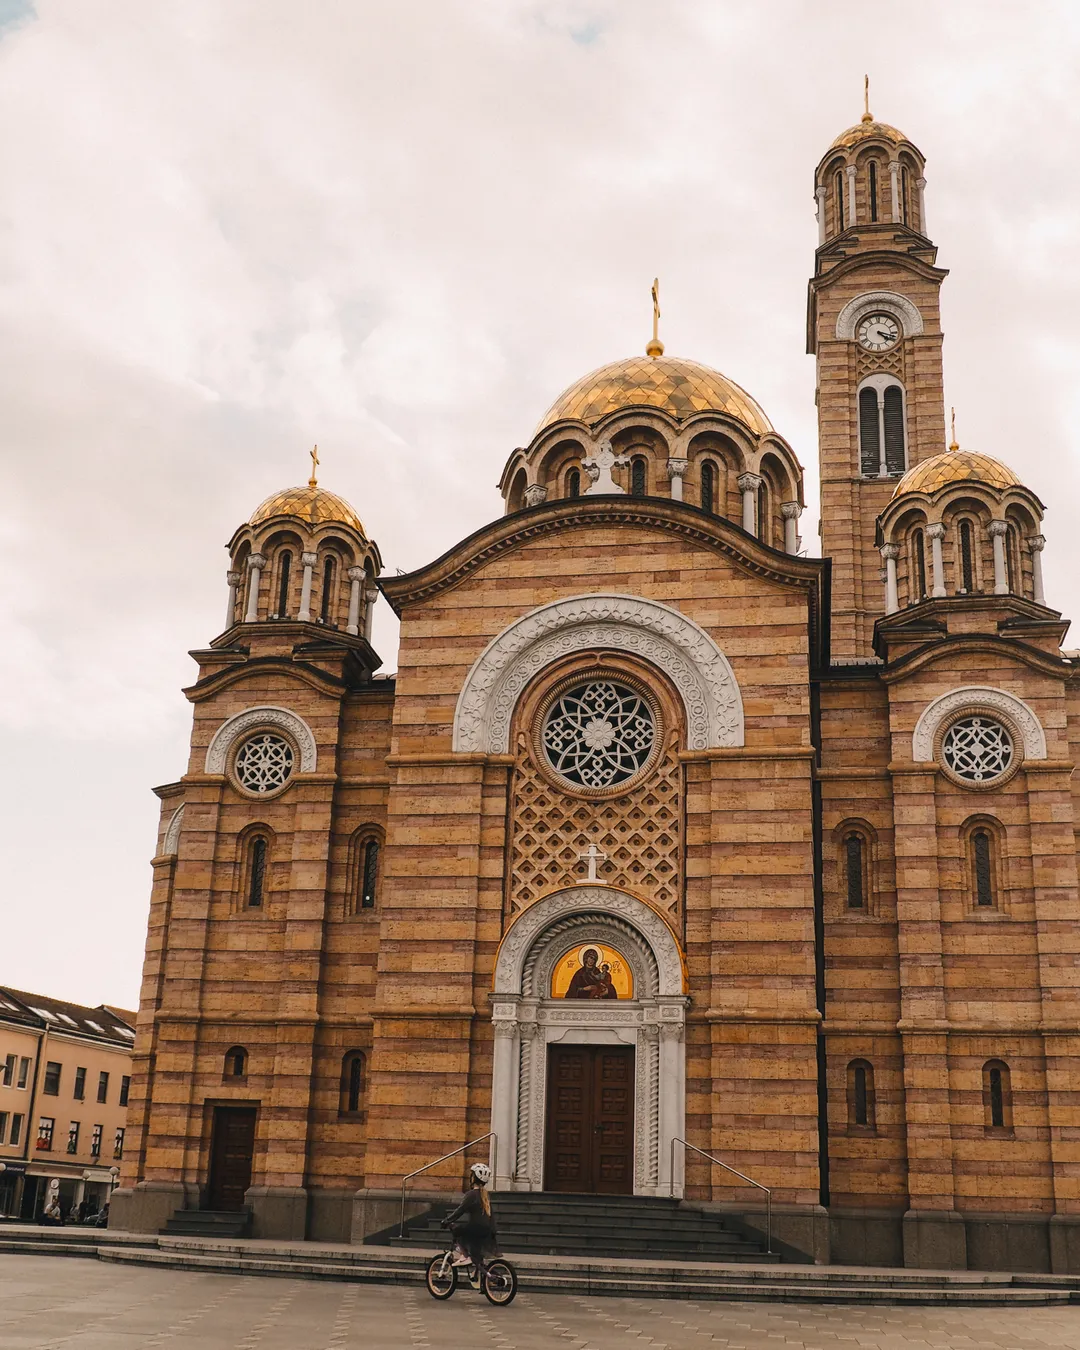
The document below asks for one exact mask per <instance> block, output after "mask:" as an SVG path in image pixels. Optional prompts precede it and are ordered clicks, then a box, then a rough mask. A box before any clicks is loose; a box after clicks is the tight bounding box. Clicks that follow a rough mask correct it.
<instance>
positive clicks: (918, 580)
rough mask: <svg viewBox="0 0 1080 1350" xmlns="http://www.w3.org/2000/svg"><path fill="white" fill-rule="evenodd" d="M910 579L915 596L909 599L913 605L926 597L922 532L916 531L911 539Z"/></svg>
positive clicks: (924, 544) (924, 551)
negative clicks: (913, 583)
mask: <svg viewBox="0 0 1080 1350" xmlns="http://www.w3.org/2000/svg"><path fill="white" fill-rule="evenodd" d="M911 542H912V545H913V550H912V569H911V570H912V579H913V580H914V582H915V585H914V587H913V589H914V592H915V594H914V595H913V596H912V597H911V598H912V600H913V601H914V602H915V604H918V603H919V601H920V600H925V599H926V596H927V587H926V535H925V534H924V532H923V531H922V530H916V531H915V533H914V535H913V537H912V541H911Z"/></svg>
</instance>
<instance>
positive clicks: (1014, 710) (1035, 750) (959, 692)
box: [911, 684, 1046, 763]
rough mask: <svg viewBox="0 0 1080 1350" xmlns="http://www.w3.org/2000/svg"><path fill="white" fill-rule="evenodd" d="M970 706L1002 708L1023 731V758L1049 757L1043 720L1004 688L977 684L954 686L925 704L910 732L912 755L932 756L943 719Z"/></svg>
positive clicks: (924, 758) (921, 759)
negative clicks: (961, 686) (955, 687)
mask: <svg viewBox="0 0 1080 1350" xmlns="http://www.w3.org/2000/svg"><path fill="white" fill-rule="evenodd" d="M969 707H970V708H975V709H986V708H990V709H992V710H993V711H996V712H1000V713H1001V714H1002V715H1003V716H1004V717H1005V718H1006V719H1007V720H1008V721H1009V722H1011V723H1012V725H1013V726H1014V727H1015V728H1016V730H1017V731H1018V732H1019V733H1020V736H1021V738H1022V741H1023V747H1024V758H1025V759H1045V758H1046V733H1045V732H1044V731H1043V728H1042V723H1041V722H1040V721H1039V719H1038V717H1036V715H1035V713H1034V712H1032V710H1031V709H1030V708H1029V707H1028V705H1027V704H1026V703H1025V702H1024V701H1023V700H1022V699H1019V698H1017V697H1016V695H1015V694H1010V693H1009V692H1008V691H1007V690H1005V689H993V688H990V687H988V686H985V685H978V684H971V685H965V686H964V687H963V688H961V689H953V690H951V691H950V692H949V693H947V694H942V695H941V696H940V697H938V698H936V699H934V701H933V702H932V703H928V704H927V705H926V707H925V708H924V709H923V711H922V714H921V716H920V717H919V720H918V721H917V722H916V723H915V730H914V731H913V732H912V735H911V758H912V759H913V760H915V761H917V762H919V763H925V762H926V761H928V760H932V759H933V758H934V739H935V737H936V736H937V733H938V729H939V727H940V726H941V724H942V722H944V721H945V719H946V718H947V717H951V716H952V714H953V713H955V712H958V711H960V710H962V709H964V708H969Z"/></svg>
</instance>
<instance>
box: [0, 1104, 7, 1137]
mask: <svg viewBox="0 0 1080 1350" xmlns="http://www.w3.org/2000/svg"><path fill="white" fill-rule="evenodd" d="M7 1123H8V1113H7V1112H6V1111H0V1144H6V1143H7Z"/></svg>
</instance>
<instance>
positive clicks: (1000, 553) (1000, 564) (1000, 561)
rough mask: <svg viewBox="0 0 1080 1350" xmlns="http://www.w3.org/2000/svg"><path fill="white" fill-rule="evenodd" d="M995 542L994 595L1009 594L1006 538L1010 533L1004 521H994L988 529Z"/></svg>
mask: <svg viewBox="0 0 1080 1350" xmlns="http://www.w3.org/2000/svg"><path fill="white" fill-rule="evenodd" d="M987 528H988V529H989V531H990V538H991V539H992V540H993V541H994V594H995V595H1008V594H1009V569H1008V568H1007V567H1006V566H1005V536H1006V534H1008V532H1009V526H1008V523H1007V522H1006V521H1004V520H992V521H991V522H990V524H989V526H988V527H987Z"/></svg>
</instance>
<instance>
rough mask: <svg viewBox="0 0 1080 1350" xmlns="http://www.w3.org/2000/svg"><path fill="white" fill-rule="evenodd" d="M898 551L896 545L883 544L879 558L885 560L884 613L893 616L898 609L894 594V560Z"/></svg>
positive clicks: (897, 597)
mask: <svg viewBox="0 0 1080 1350" xmlns="http://www.w3.org/2000/svg"><path fill="white" fill-rule="evenodd" d="M899 552H900V550H899V548H898V547H897V546H896V544H883V545H882V547H881V556H882V557H883V558H884V559H885V613H886V614H895V613H896V611H897V610H898V609H899V608H900V597H899V596H898V595H897V593H896V559H897V555H898V554H899Z"/></svg>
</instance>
